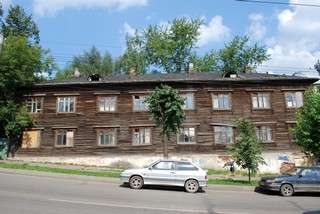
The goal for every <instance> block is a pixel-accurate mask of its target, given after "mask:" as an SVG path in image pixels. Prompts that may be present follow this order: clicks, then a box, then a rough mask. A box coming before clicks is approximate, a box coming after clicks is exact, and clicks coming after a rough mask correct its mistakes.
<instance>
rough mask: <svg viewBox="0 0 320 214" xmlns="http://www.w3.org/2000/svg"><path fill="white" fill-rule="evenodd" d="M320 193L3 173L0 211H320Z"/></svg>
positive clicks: (14, 213)
mask: <svg viewBox="0 0 320 214" xmlns="http://www.w3.org/2000/svg"><path fill="white" fill-rule="evenodd" d="M319 199H320V194H299V195H297V196H294V197H290V198H286V197H282V196H279V195H277V194H272V193H267V192H255V191H254V190H253V188H237V187H228V188H224V187H221V186H209V187H207V188H204V189H203V191H201V192H198V193H196V194H191V193H187V192H185V191H184V190H183V189H181V188H164V187H162V188H159V187H147V188H143V189H141V190H132V189H130V188H129V187H128V186H125V185H122V184H121V183H120V181H119V180H118V179H105V178H95V177H86V176H71V175H61V174H52V173H40V172H29V171H20V170H9V169H0V213H1V214H2V213H5V214H21V213H23V214H38V213H39V214H40V213H41V214H59V213H64V214H69V213H70V214H71V213H72V214H73V213H77V214H85V213H86V214H87V213H89V214H95V213H97V214H100V213H104V214H106V213H117V214H123V213H130V214H135V213H137V214H138V213H139V214H140V213H220V214H229V213H235V214H237V213H238V214H253V213H259V214H260V213H261V214H264V213H268V214H269V213H277V214H282V213H286V214H287V213H290V214H295V213H305V214H315V213H320V203H319V202H320V200H319Z"/></svg>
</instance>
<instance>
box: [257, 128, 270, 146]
mask: <svg viewBox="0 0 320 214" xmlns="http://www.w3.org/2000/svg"><path fill="white" fill-rule="evenodd" d="M255 134H256V136H257V137H258V139H259V140H261V142H262V143H270V142H274V126H272V125H257V126H256V131H255Z"/></svg>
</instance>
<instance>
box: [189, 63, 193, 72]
mask: <svg viewBox="0 0 320 214" xmlns="http://www.w3.org/2000/svg"><path fill="white" fill-rule="evenodd" d="M188 73H189V74H193V73H194V66H193V63H192V62H190V63H189V70H188Z"/></svg>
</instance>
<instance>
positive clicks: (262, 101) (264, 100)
mask: <svg viewBox="0 0 320 214" xmlns="http://www.w3.org/2000/svg"><path fill="white" fill-rule="evenodd" d="M251 98H252V107H253V108H270V100H269V94H267V93H253V94H252V96H251Z"/></svg>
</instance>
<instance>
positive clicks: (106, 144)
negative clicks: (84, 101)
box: [96, 127, 118, 147]
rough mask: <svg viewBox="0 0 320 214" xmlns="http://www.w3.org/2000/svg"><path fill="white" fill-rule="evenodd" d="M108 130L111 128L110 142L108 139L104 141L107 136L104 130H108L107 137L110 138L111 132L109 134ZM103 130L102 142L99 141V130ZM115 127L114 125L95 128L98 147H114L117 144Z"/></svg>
mask: <svg viewBox="0 0 320 214" xmlns="http://www.w3.org/2000/svg"><path fill="white" fill-rule="evenodd" d="M110 130H112V131H113V143H110V142H109V140H108V143H107V142H106V138H105V137H106V136H107V134H106V131H109V134H108V138H109V139H110V136H111V134H110ZM101 131H102V132H103V133H104V135H103V136H104V143H103V144H102V143H101V138H100V136H101V135H100V132H101ZM117 131H118V130H117V128H116V127H114V128H97V129H96V132H97V145H98V146H99V147H115V146H117Z"/></svg>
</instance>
